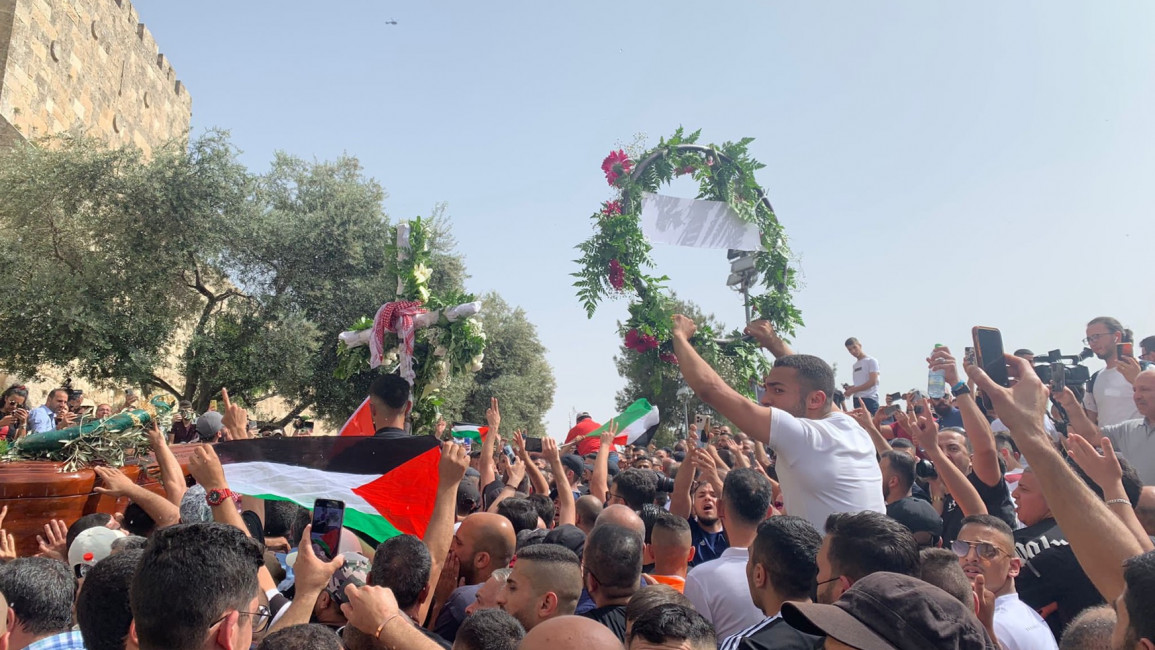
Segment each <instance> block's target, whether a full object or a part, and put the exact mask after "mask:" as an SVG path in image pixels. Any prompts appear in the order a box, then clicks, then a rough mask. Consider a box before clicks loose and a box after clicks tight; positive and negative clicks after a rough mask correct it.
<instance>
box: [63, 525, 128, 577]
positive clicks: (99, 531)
mask: <svg viewBox="0 0 1155 650" xmlns="http://www.w3.org/2000/svg"><path fill="white" fill-rule="evenodd" d="M121 537H124V531H122V530H111V529H109V528H105V527H104V526H96V527H94V528H89V529H86V530H84V531H81V533H80V534H79V535H77V536H76V539H74V540H72V546H69V547H68V565H69V566H71V567H72V569H73V571H77V569H76V567H78V566H88V567H91V566H94V565H95V564H96V563H97V562H99V561H101V560H103V559H104V558H106V557H108V556H109V554H110V553H112V542H114V541H115V540H117V539H120V538H121ZM83 571H84V570H83V569H81V570H80V571H78V572H77V575H80V574H81V573H82V572H83Z"/></svg>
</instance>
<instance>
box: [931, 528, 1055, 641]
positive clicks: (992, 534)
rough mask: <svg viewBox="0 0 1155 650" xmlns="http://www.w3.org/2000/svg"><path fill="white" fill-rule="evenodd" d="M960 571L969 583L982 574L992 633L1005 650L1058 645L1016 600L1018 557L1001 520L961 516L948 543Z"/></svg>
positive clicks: (1036, 616) (1036, 617)
mask: <svg viewBox="0 0 1155 650" xmlns="http://www.w3.org/2000/svg"><path fill="white" fill-rule="evenodd" d="M951 550H953V551H954V553H955V555H957V556H958V561H959V564H961V565H962V568H963V573H965V574H966V576H967V578H969V579H970V581H971V582H972V583H974V580H975V578H976V577H977V576H980V575H981V576H983V580H984V582H985V583H986V584H985V585H984V588H985V589H987V590H989V591H991V592H992V593H993V594H994V595H995V617H994V623H995V636H997V637H998V639H999V643H1000V644H1001V645H1002V647H1003V648H1006V650H1057V649H1058V647H1059V646H1058V644H1056V643H1055V637H1054V635H1052V634H1051V628H1049V627H1047V623H1046V621H1044V620H1043V617H1042V616H1039V613H1038V612H1036V611H1035V610H1033V609H1031V606H1030V605H1027V604H1026V603H1024V602H1023V601H1021V600H1019V595H1018V593H1016V592H1015V576H1017V575H1019V570H1020V569H1021V568H1022V560H1020V559H1019V556H1018V555H1016V554H1015V537H1014V533H1013V532H1012V531H1011V528H1010V526H1008V525H1007V524H1006V522H1005V521H1003V520H1002V519H999V518H998V517H992V516H991V515H972V516H970V517H967V518H966V519H963V525H962V528H961V529H960V530H959V533H958V538H957V539H955V540H954V541H953V542H951Z"/></svg>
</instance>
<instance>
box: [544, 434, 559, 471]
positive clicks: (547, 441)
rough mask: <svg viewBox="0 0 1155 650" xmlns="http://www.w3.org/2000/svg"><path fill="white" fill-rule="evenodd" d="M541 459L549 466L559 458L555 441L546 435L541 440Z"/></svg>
mask: <svg viewBox="0 0 1155 650" xmlns="http://www.w3.org/2000/svg"><path fill="white" fill-rule="evenodd" d="M541 457H542V458H544V459H545V460H546V462H547V463H550V466H552V465H553V463H556V462H557V461H558V460H559V459H560V458H561V452H559V451H558V449H557V441H556V440H554V439H553V436H548V435H547V436H545V437H543V438H542V439H541Z"/></svg>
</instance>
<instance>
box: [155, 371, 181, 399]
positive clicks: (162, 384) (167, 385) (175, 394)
mask: <svg viewBox="0 0 1155 650" xmlns="http://www.w3.org/2000/svg"><path fill="white" fill-rule="evenodd" d="M149 381H151V382H152V383H154V384H156V385H157V386H160V387H161V388H163V389H165V390H166V391H168V392H169V393H171V394H172V396H173V397H175V398H177V399H178V400H181V399H184V395H182V394H181V392H180V391H179V390H177V389H176V388H174V387H173V385H172V384H170V383H168V382H167V381H165V380H163V379H161V378H160V377H158V376H156V375H155V374H153V375H149Z"/></svg>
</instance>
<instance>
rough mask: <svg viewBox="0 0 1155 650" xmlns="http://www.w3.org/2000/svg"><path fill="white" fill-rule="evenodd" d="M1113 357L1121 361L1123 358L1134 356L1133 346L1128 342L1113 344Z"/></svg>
mask: <svg viewBox="0 0 1155 650" xmlns="http://www.w3.org/2000/svg"><path fill="white" fill-rule="evenodd" d="M1115 356H1116V357H1118V358H1120V359H1122V358H1123V357H1133V356H1135V344H1134V343H1132V342H1130V341H1124V342H1123V343H1116V344H1115Z"/></svg>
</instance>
